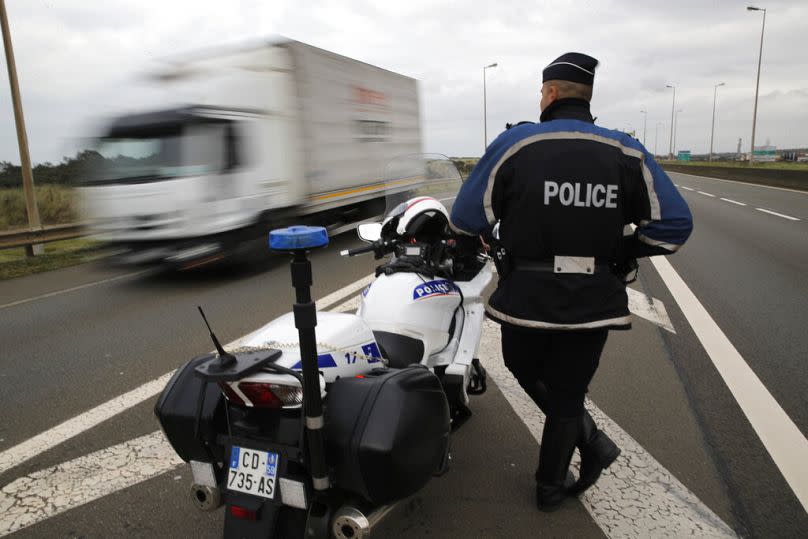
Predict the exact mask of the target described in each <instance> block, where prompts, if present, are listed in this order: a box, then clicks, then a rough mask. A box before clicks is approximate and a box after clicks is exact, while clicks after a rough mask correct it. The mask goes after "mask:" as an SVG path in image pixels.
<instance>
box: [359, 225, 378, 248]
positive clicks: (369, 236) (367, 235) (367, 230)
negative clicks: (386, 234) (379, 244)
mask: <svg viewBox="0 0 808 539" xmlns="http://www.w3.org/2000/svg"><path fill="white" fill-rule="evenodd" d="M356 233H357V234H358V235H359V239H360V240H362V241H366V242H368V243H373V242H374V241H379V239H381V237H382V224H381V223H364V224H361V225H359V226H358V227H356Z"/></svg>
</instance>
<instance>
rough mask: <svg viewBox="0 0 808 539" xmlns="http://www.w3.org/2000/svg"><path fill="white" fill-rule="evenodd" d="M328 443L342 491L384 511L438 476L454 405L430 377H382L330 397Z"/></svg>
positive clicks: (343, 382)
mask: <svg viewBox="0 0 808 539" xmlns="http://www.w3.org/2000/svg"><path fill="white" fill-rule="evenodd" d="M325 429H326V441H327V445H328V457H329V459H330V460H329V464H330V465H331V467H332V468H333V471H334V477H335V479H336V483H337V485H338V486H339V487H341V488H344V489H346V490H349V491H351V492H354V493H356V494H359V495H360V496H362V497H363V498H365V499H366V500H368V501H370V502H372V503H376V504H383V503H388V502H391V501H394V500H399V499H402V498H405V497H407V496H409V495H411V494H414V493H415V492H416V491H418V490H419V489H420V488H421V487H423V486H424V485H425V484H426V483H427V481H429V479H430V477H432V475H433V474H434V473H435V472H436V471H438V469H439V468H440V466H441V463H442V462H443V459H444V458H445V456H446V452H447V450H448V445H449V432H450V429H451V426H450V420H449V404H448V402H447V401H446V395H445V393H444V392H443V389H442V387H441V384H440V381H439V380H438V378H437V377H436V376H435V375H434V374H433V373H432V372H430V371H429V370H428V369H426V368H424V367H421V366H417V365H416V366H411V367H407V368H404V369H396V370H392V369H376V370H374V371H372V372H371V373H370V374H367V375H365V377H364V378H341V379H339V380H337V381H336V382H334V384H333V385H332V386H331V388H330V389H329V391H328V400H327V402H326V418H325Z"/></svg>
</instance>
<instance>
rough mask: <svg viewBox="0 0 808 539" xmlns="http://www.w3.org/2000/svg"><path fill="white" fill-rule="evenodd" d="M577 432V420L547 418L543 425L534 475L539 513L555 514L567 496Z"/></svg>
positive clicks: (579, 425) (578, 421) (578, 422)
mask: <svg viewBox="0 0 808 539" xmlns="http://www.w3.org/2000/svg"><path fill="white" fill-rule="evenodd" d="M580 428H581V418H580V417H555V416H549V417H547V419H546V421H545V422H544V432H543V433H542V437H541V448H540V450H539V469H538V470H537V471H536V481H537V483H538V484H537V485H536V504H537V505H538V507H539V509H540V510H542V511H547V512H550V511H555V510H556V509H558V507H559V506H560V505H561V502H563V501H564V498H566V497H567V496H568V495H569V494H568V491H569V488H570V487H571V486H572V474H570V473H569V466H570V460H571V459H572V452H573V451H574V450H575V444H576V442H577V441H578V439H579V437H580V434H579V431H580Z"/></svg>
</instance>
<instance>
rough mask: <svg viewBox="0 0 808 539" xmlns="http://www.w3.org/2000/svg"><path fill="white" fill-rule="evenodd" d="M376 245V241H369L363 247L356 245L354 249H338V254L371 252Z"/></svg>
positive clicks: (353, 254)
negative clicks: (369, 242)
mask: <svg viewBox="0 0 808 539" xmlns="http://www.w3.org/2000/svg"><path fill="white" fill-rule="evenodd" d="M377 247H378V246H377V245H376V243H375V242H374V243H371V244H370V245H366V246H365V247H357V248H356V249H346V250H344V251H340V253H339V254H340V256H355V255H361V254H364V253H372V252H373V251H375V250H376V248H377Z"/></svg>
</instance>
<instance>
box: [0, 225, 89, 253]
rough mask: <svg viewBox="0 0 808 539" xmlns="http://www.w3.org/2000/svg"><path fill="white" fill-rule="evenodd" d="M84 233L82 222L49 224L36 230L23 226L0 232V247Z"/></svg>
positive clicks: (66, 238) (72, 236)
mask: <svg viewBox="0 0 808 539" xmlns="http://www.w3.org/2000/svg"><path fill="white" fill-rule="evenodd" d="M85 234H86V229H85V228H84V224H82V223H70V224H66V225H50V226H46V227H42V228H41V229H38V230H31V229H30V228H24V229H20V230H11V231H7V232H0V249H9V248H11V247H23V246H25V245H33V244H36V243H48V242H51V241H59V240H69V239H73V238H78V237H80V236H84V235H85Z"/></svg>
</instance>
